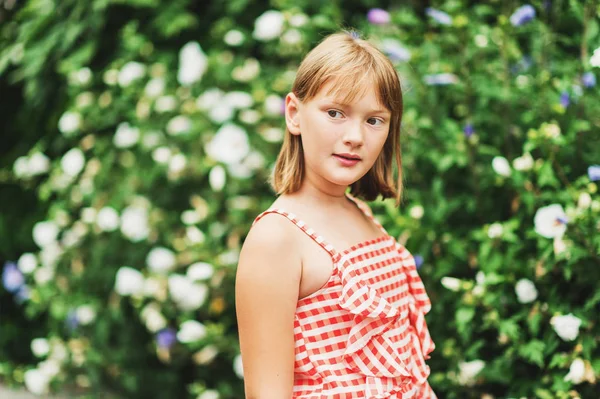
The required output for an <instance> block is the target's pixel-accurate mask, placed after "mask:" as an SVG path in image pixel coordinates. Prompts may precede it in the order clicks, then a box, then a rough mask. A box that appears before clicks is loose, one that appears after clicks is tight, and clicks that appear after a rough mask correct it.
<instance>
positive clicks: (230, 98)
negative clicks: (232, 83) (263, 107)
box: [223, 91, 254, 109]
mask: <svg viewBox="0 0 600 399" xmlns="http://www.w3.org/2000/svg"><path fill="white" fill-rule="evenodd" d="M223 102H225V103H227V104H229V105H230V106H231V107H233V108H237V109H242V108H248V107H251V106H252V105H253V104H254V99H253V98H252V96H251V95H250V94H249V93H246V92H245V91H232V92H229V93H227V94H225V96H224V97H223Z"/></svg>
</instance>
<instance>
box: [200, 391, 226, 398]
mask: <svg viewBox="0 0 600 399" xmlns="http://www.w3.org/2000/svg"><path fill="white" fill-rule="evenodd" d="M220 397H221V396H220V395H219V392H217V391H215V390H214V389H207V390H206V391H204V392H202V393H201V394H200V395H198V397H197V398H196V399H219V398H220Z"/></svg>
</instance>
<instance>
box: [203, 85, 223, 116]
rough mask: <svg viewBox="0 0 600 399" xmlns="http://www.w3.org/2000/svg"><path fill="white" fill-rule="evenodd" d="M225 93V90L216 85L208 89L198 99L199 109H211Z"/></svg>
mask: <svg viewBox="0 0 600 399" xmlns="http://www.w3.org/2000/svg"><path fill="white" fill-rule="evenodd" d="M223 95H224V94H223V91H221V90H220V89H218V88H216V87H213V88H210V89H206V90H204V91H203V92H202V94H201V95H199V96H198V98H197V99H196V106H197V107H198V109H201V110H203V111H208V110H209V109H211V108H212V107H214V106H215V104H217V103H219V102H221V99H222V98H223Z"/></svg>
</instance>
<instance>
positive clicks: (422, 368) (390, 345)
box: [339, 243, 435, 399]
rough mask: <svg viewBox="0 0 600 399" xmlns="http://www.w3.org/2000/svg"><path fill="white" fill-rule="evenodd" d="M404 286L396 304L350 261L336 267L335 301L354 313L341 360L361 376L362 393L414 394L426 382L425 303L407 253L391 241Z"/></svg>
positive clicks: (428, 340) (375, 395)
mask: <svg viewBox="0 0 600 399" xmlns="http://www.w3.org/2000/svg"><path fill="white" fill-rule="evenodd" d="M396 247H397V250H398V251H399V254H400V256H401V258H402V259H403V260H402V267H403V268H404V269H405V270H404V272H405V275H406V278H407V282H408V286H409V290H408V292H405V293H404V297H403V298H402V300H401V303H402V304H401V305H400V306H399V307H395V306H392V305H391V304H390V303H389V302H388V301H387V300H386V299H385V298H383V297H382V296H381V295H380V294H379V293H378V292H377V291H376V290H375V289H374V288H372V287H370V286H369V285H367V283H366V282H365V281H364V280H363V279H362V278H361V276H360V275H359V273H357V271H356V269H355V268H354V267H353V265H351V264H349V262H346V263H345V264H344V265H343V267H342V268H341V282H342V293H341V296H340V298H339V305H340V306H341V307H342V308H343V309H345V310H347V311H348V312H350V313H351V314H352V315H353V317H354V322H353V327H352V328H351V330H350V333H349V335H348V340H347V346H346V350H345V352H344V355H343V360H344V363H345V365H346V367H348V368H349V369H351V370H352V371H354V372H356V373H360V374H362V375H364V376H365V377H366V382H367V383H366V387H365V397H367V398H377V399H383V398H402V399H410V398H415V397H416V396H415V395H417V393H419V390H420V389H421V387H422V385H423V384H425V385H426V383H427V377H428V376H429V373H430V370H429V366H427V365H426V364H425V360H426V359H428V358H429V357H430V356H429V354H430V353H431V352H432V351H433V350H434V349H435V344H434V343H433V341H432V340H431V336H430V334H429V330H428V328H427V323H426V322H425V317H424V315H425V314H426V313H427V312H429V310H430V309H431V302H430V300H429V298H428V297H427V294H426V293H425V287H424V286H423V282H422V281H421V279H420V277H419V275H418V274H417V270H416V265H415V263H414V259H413V258H412V256H409V257H407V258H406V257H404V256H402V252H401V251H406V249H404V248H403V247H401V246H400V245H399V244H397V243H396Z"/></svg>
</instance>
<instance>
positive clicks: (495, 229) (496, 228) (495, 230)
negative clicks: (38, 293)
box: [487, 223, 504, 240]
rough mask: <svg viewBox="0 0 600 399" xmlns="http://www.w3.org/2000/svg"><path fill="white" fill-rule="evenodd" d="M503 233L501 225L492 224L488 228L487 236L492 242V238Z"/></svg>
mask: <svg viewBox="0 0 600 399" xmlns="http://www.w3.org/2000/svg"><path fill="white" fill-rule="evenodd" d="M503 232H504V227H503V226H502V223H492V224H491V225H490V227H488V232H487V234H488V237H489V238H491V239H492V240H493V239H494V238H498V237H501V236H502V233H503Z"/></svg>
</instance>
